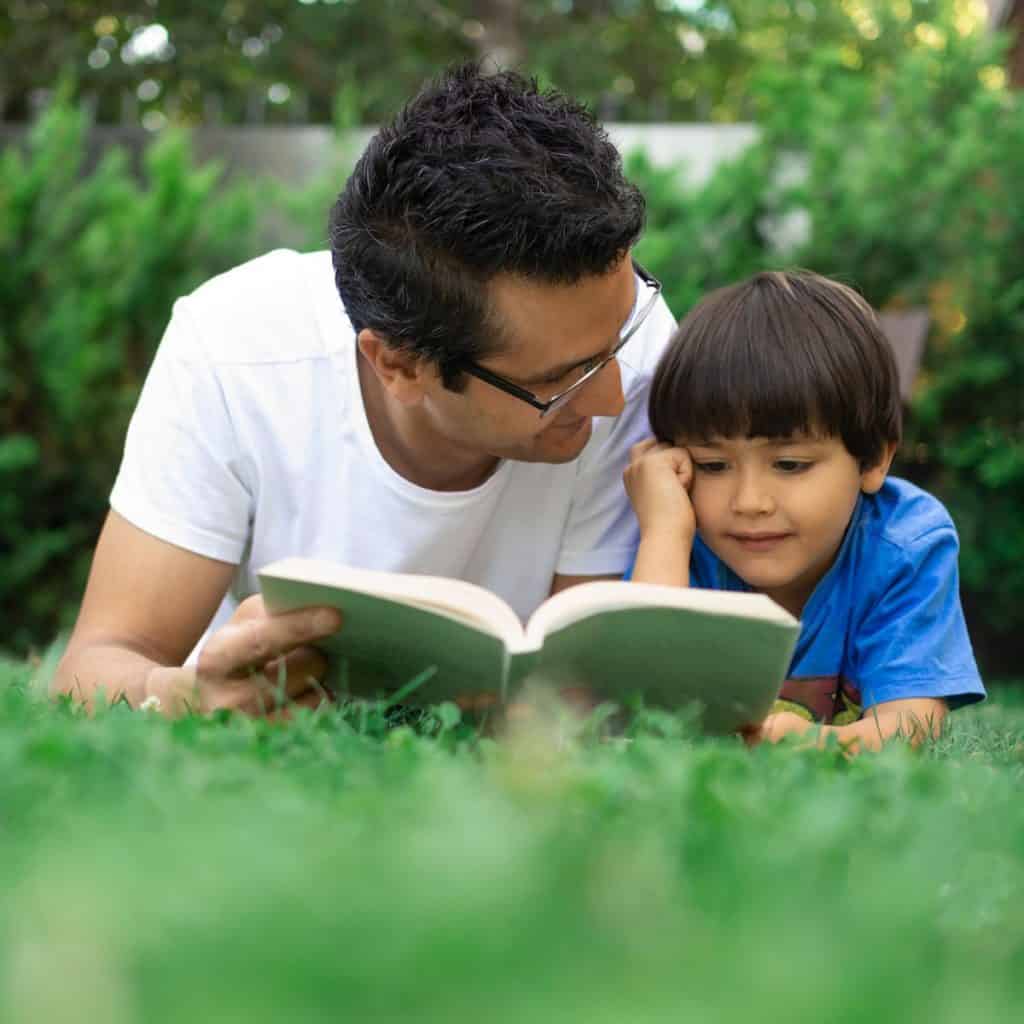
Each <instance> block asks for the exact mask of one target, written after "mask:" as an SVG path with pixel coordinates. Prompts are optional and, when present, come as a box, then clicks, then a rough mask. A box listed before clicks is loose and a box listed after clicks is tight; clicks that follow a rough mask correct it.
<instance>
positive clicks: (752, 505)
mask: <svg viewBox="0 0 1024 1024" xmlns="http://www.w3.org/2000/svg"><path fill="white" fill-rule="evenodd" d="M774 508H775V503H774V501H773V499H772V496H771V494H769V492H768V490H767V489H766V488H765V487H762V486H761V484H760V481H759V479H758V477H757V476H756V475H755V474H753V473H741V474H740V475H739V482H738V483H737V486H736V490H735V492H734V493H733V496H732V510H733V512H735V513H736V514H737V515H741V516H761V515H767V514H769V513H770V512H772V511H774Z"/></svg>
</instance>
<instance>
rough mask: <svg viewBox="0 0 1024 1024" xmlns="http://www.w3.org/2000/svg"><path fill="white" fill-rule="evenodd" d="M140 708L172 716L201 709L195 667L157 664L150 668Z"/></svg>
mask: <svg viewBox="0 0 1024 1024" xmlns="http://www.w3.org/2000/svg"><path fill="white" fill-rule="evenodd" d="M139 708H140V710H142V709H144V710H150V711H159V712H161V713H162V714H165V715H169V716H172V717H173V716H175V715H180V714H183V713H185V712H187V711H199V710H200V708H199V707H198V688H197V686H196V673H195V669H194V668H191V667H188V666H180V665H157V666H155V667H154V668H152V669H150V670H149V672H148V673H147V674H146V681H145V686H144V692H143V699H142V701H141V702H140V704H139Z"/></svg>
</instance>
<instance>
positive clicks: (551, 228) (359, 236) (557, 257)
mask: <svg viewBox="0 0 1024 1024" xmlns="http://www.w3.org/2000/svg"><path fill="white" fill-rule="evenodd" d="M643 219H644V200H643V197H642V196H641V194H640V192H639V190H638V189H637V188H636V187H635V186H634V185H632V184H630V183H629V182H628V181H627V180H626V179H625V177H624V176H623V173H622V160H621V157H620V156H619V153H618V151H617V150H616V149H615V147H614V146H613V145H612V144H611V142H610V141H609V139H608V136H607V134H606V132H605V131H604V130H603V129H602V128H601V127H600V126H599V125H598V124H597V122H596V121H595V120H594V118H593V116H592V115H591V114H590V113H589V112H588V111H587V110H586V109H585V108H584V107H582V106H580V105H579V104H577V103H575V102H573V101H572V100H570V99H568V98H567V97H565V96H563V95H562V94H560V93H558V92H557V91H555V90H548V91H542V90H541V89H540V88H539V87H538V85H537V82H536V81H535V80H533V79H526V78H523V77H521V76H520V75H517V74H515V73H513V72H509V71H504V72H501V73H499V74H494V75H486V74H484V73H483V72H482V70H481V68H480V66H479V65H478V64H465V65H461V66H459V67H456V68H452V69H450V70H449V71H448V72H447V73H445V74H444V75H443V76H442V77H441V78H440V79H439V80H437V81H436V82H434V83H431V84H430V85H428V86H426V87H425V88H424V89H423V90H422V91H421V92H420V93H419V94H418V95H417V96H416V97H415V98H414V99H413V100H412V101H411V102H410V103H409V104H408V105H407V106H406V107H405V108H404V109H403V110H402V111H401V112H400V113H399V114H398V115H397V116H396V117H395V119H394V120H393V121H392V122H391V123H390V124H388V125H386V126H385V127H383V128H381V129H380V130H379V131H378V132H377V133H376V134H375V135H374V136H373V138H372V139H371V141H370V143H369V145H368V146H367V148H366V151H365V152H364V153H363V155H362V157H361V158H360V160H359V162H358V163H357V164H356V166H355V169H354V171H353V172H352V175H351V177H350V178H349V180H348V182H347V183H346V185H345V187H344V189H343V190H342V192H341V195H340V196H339V197H338V199H337V202H336V203H335V204H334V207H333V209H332V211H331V218H330V241H331V253H332V258H333V261H334V273H335V280H336V282H337V286H338V292H339V293H340V295H341V298H342V301H343V302H344V304H345V310H346V312H347V313H348V317H349V319H350V320H351V322H352V326H353V328H354V329H355V331H356V332H357V333H358V332H359V331H360V330H362V329H363V328H372V329H373V330H375V331H377V332H378V333H379V334H381V335H382V336H383V337H384V338H385V339H386V340H387V342H388V343H389V344H391V345H394V346H396V347H401V348H404V349H407V350H410V351H413V352H415V353H417V354H418V355H421V356H423V357H425V358H427V359H430V360H432V361H433V362H435V363H436V364H437V366H438V368H439V370H440V372H441V375H442V379H443V380H444V383H445V385H446V386H448V387H451V388H455V389H457V388H459V387H460V386H461V383H462V379H463V378H462V375H461V374H460V373H459V366H460V363H461V362H462V361H463V360H464V359H467V358H468V359H474V360H475V359H480V358H482V357H484V356H486V355H487V354H490V353H493V352H495V351H498V350H500V348H501V346H502V337H501V331H500V325H496V324H493V323H491V322H490V312H489V307H488V302H487V295H486V285H487V283H488V282H489V281H490V280H491V279H492V278H494V277H495V276H496V275H499V274H511V275H517V276H520V277H523V278H526V279H530V280H536V281H538V282H544V283H550V284H573V283H575V282H577V281H579V280H580V279H581V278H584V277H587V276H594V275H601V274H604V273H607V272H608V271H610V270H611V269H612V268H613V267H614V266H615V265H616V263H617V262H618V261H619V260H620V259H621V258H622V257H623V256H625V254H626V253H627V252H628V251H629V249H630V247H631V246H632V245H633V243H634V242H635V241H636V239H637V237H638V236H639V234H640V231H641V229H642V227H643ZM538 327H539V329H542V328H543V325H538Z"/></svg>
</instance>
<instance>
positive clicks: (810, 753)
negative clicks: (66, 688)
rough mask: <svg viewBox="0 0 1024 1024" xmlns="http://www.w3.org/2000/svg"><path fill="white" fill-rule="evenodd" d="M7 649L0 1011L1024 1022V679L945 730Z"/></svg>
mask: <svg viewBox="0 0 1024 1024" xmlns="http://www.w3.org/2000/svg"><path fill="white" fill-rule="evenodd" d="M30 675H31V673H30V671H29V670H28V669H27V668H26V667H24V666H22V665H18V664H11V663H7V664H0V829H2V833H0V834H2V843H0V851H2V852H0V856H2V857H3V863H2V877H3V880H4V896H3V903H2V908H3V909H2V916H0V1019H2V1020H4V1021H12V1022H13V1021H44V1022H47V1024H53V1022H62V1021H72V1020H73V1021H88V1022H92V1021H96V1022H104V1024H106V1022H112V1024H117V1022H121V1021H145V1022H147V1024H157V1022H162V1021H189V1022H206V1021H217V1022H220V1021H246V1022H263V1021H268V1022H269V1021H274V1022H284V1021H288V1022H292V1021H299V1022H302V1021H328V1020H330V1021H333V1020H355V1021H382V1020H399V1019H403V1020H423V1021H427V1020H430V1021H446V1022H449V1021H453V1022H457V1021H463V1020H465V1021H503V1022H504V1021H508V1022H521V1021H544V1022H553V1021H563V1020H566V1021H581V1022H583V1021H586V1022H588V1024H604V1022H608V1024H611V1022H615V1024H620V1022H645V1021H661V1020H664V1021H679V1020H694V1021H700V1022H704V1021H712V1022H713V1021H736V1022H743V1024H747V1022H750V1021H787V1022H802V1021H807V1022H815V1024H822V1022H826V1021H827V1022H830V1024H831V1022H845V1021H867V1022H884V1021H917V1020H920V1021H927V1022H928V1024H945V1022H952V1021H964V1022H971V1024H977V1022H989V1021H1003V1020H1005V1021H1019V1020H1020V1019H1021V1007H1022V1006H1024V899H1022V897H1024V700H1022V699H1021V698H1020V697H1014V696H1013V691H1006V692H1005V693H1001V694H997V695H996V697H995V698H994V699H993V700H992V701H991V702H990V703H989V704H988V705H986V706H985V707H983V708H981V709H978V710H974V709H972V710H968V711H964V712H960V713H958V714H957V715H956V716H954V722H953V728H952V729H951V730H950V732H949V733H948V735H947V736H946V737H944V738H943V739H942V740H941V741H940V742H939V743H938V745H937V746H936V747H935V748H934V749H933V750H932V751H930V752H928V753H923V754H914V753H911V752H909V751H907V750H905V749H902V748H899V747H894V748H892V749H889V750H887V751H886V752H884V753H883V754H881V755H878V756H870V755H869V756H863V757H861V758H859V759H855V760H853V761H852V762H851V761H848V760H846V759H844V758H843V757H842V756H841V754H839V753H838V752H837V751H835V750H826V751H816V750H801V749H796V748H795V747H793V746H784V747H779V748H771V749H769V748H762V749H758V750H755V751H752V752H751V751H747V750H746V749H744V748H743V747H742V746H741V745H740V744H739V743H738V742H731V741H722V740H718V741H709V740H700V739H694V738H687V736H686V730H685V727H684V726H683V725H682V724H681V723H680V722H678V721H677V720H676V719H670V718H664V717H657V716H651V717H649V718H648V720H646V721H644V722H641V723H639V724H638V725H637V726H636V727H635V728H634V729H633V733H632V735H630V736H627V737H624V738H617V739H613V740H603V741H602V740H600V739H598V738H595V737H594V736H587V735H583V736H576V735H574V734H573V730H572V729H571V728H570V727H569V726H568V725H567V723H565V722H556V721H554V720H552V721H551V722H548V723H547V724H545V725H538V724H534V725H533V726H530V727H523V728H522V729H521V730H520V731H519V732H518V733H516V734H515V735H513V736H511V737H510V738H508V739H507V740H504V741H502V742H501V743H496V742H494V741H493V740H489V739H480V738H479V737H477V736H476V735H475V734H474V732H473V731H472V730H471V729H470V728H469V727H467V726H466V725H464V724H462V723H458V722H456V721H454V715H453V714H450V713H448V712H442V713H441V715H440V717H436V718H435V719H433V721H432V723H427V725H426V726H421V727H420V729H419V730H418V731H417V730H416V729H413V728H410V727H409V726H400V727H397V728H391V729H385V727H384V722H383V719H382V716H381V714H380V713H379V711H376V710H373V709H371V710H370V712H369V713H363V714H359V713H356V712H354V711H353V710H352V709H349V710H348V711H345V712H330V713H328V714H323V715H320V716H314V715H313V714H311V713H308V712H303V713H301V714H300V715H299V716H298V717H297V718H296V720H295V721H293V722H291V723H288V724H270V723H266V722H254V721H248V720H242V719H224V718H221V719H213V720H208V719H199V718H189V719H183V720H180V721H177V722H167V721H164V720H163V719H161V718H159V717H157V716H155V715H152V714H147V713H140V712H131V711H130V710H128V709H127V708H126V707H113V708H109V709H106V710H104V711H102V712H100V713H99V714H98V715H97V716H96V717H95V718H92V719H89V718H86V717H84V716H83V715H82V714H81V713H79V712H76V711H73V710H71V709H70V708H68V707H63V706H56V705H51V704H49V703H47V702H45V701H43V700H40V699H39V698H38V697H36V696H34V694H33V688H32V685H31V682H30Z"/></svg>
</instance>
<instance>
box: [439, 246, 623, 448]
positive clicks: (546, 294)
mask: <svg viewBox="0 0 1024 1024" xmlns="http://www.w3.org/2000/svg"><path fill="white" fill-rule="evenodd" d="M636 289H637V284H636V279H635V277H634V274H633V268H632V263H631V262H630V260H629V258H628V257H626V258H625V259H623V260H622V261H621V262H620V263H619V264H617V265H616V266H615V267H614V268H613V269H612V270H611V271H610V272H609V273H608V274H605V275H602V276H600V277H588V278H584V279H583V280H581V281H578V282H577V283H576V284H572V285H560V284H545V283H538V282H536V281H526V280H524V279H522V278H518V277H510V276H502V277H499V278H496V279H495V280H494V281H492V282H491V284H490V285H489V300H490V304H491V308H492V311H493V319H494V320H495V321H496V322H497V323H499V324H501V325H502V327H503V331H502V333H503V337H504V338H505V339H506V342H507V344H506V345H505V346H504V348H503V349H502V351H501V353H500V354H496V355H493V356H489V357H484V358H483V359H481V360H480V365H481V366H484V367H486V368H487V369H488V370H491V371H492V372H494V373H496V374H499V375H500V376H502V377H505V378H507V379H508V380H509V381H511V382H512V383H515V384H518V385H520V386H521V387H524V388H526V389H527V390H529V391H532V392H533V393H534V394H535V395H536V396H537V397H538V398H539V399H541V400H546V399H549V398H551V397H553V396H554V395H557V394H559V393H560V392H562V391H565V389H566V388H567V387H569V386H570V385H571V384H572V383H573V382H574V381H575V380H576V379H578V377H579V374H580V369H579V367H580V366H581V365H582V364H584V363H587V362H589V361H591V360H593V359H594V358H595V357H597V356H602V355H607V353H608V352H610V351H611V349H612V348H613V347H614V345H615V343H616V341H617V340H618V337H619V332H620V331H621V329H622V328H623V326H624V325H625V323H626V321H627V320H628V319H629V316H630V313H631V312H632V310H633V304H634V301H635V300H636V297H637V296H636ZM466 381H467V382H466V386H465V388H464V389H463V390H462V391H461V392H458V393H456V392H452V391H448V390H446V389H445V388H444V387H443V386H442V384H441V381H440V378H439V377H435V379H434V380H432V381H431V383H430V385H429V386H428V388H427V389H426V392H425V394H424V398H423V409H424V411H425V412H426V413H427V414H428V416H429V417H430V420H431V425H432V426H433V428H434V429H436V430H437V431H438V433H440V434H441V435H442V436H444V437H445V438H446V439H447V440H449V441H450V442H451V443H452V444H454V445H456V446H459V447H463V448H466V449H468V450H471V451H477V452H481V453H484V454H487V455H493V456H496V457H498V458H502V459H515V460H518V461H521V462H569V461H571V460H572V459H575V458H576V457H577V456H578V455H579V454H580V452H582V451H583V448H584V446H585V445H586V443H587V441H588V439H589V438H590V430H591V422H590V418H591V417H592V416H617V415H618V414H619V413H620V412H621V411H622V408H623V405H624V398H623V393H622V381H621V378H620V374H619V366H618V363H617V362H616V361H615V360H612V361H611V362H610V363H609V364H608V365H607V366H606V367H605V368H604V369H603V370H601V371H600V373H598V374H596V375H595V376H594V377H593V378H592V379H591V380H589V381H587V383H586V384H584V385H583V386H582V387H581V388H580V389H579V391H578V392H577V393H575V394H574V395H573V396H572V398H571V399H570V400H569V401H568V402H567V403H566V404H565V405H564V406H563V407H561V408H559V409H557V410H555V411H553V412H550V413H548V414H547V415H546V416H543V417H542V416H541V414H540V413H539V412H538V410H537V409H535V408H533V407H531V406H530V405H528V404H527V403H526V402H524V401H522V400H521V399H519V398H516V397H515V396H513V395H510V394H507V393H505V392H503V391H501V390H499V389H498V388H496V387H494V386H493V385H491V384H488V383H486V382H485V381H482V380H479V379H477V378H475V377H469V376H467V378H466Z"/></svg>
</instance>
